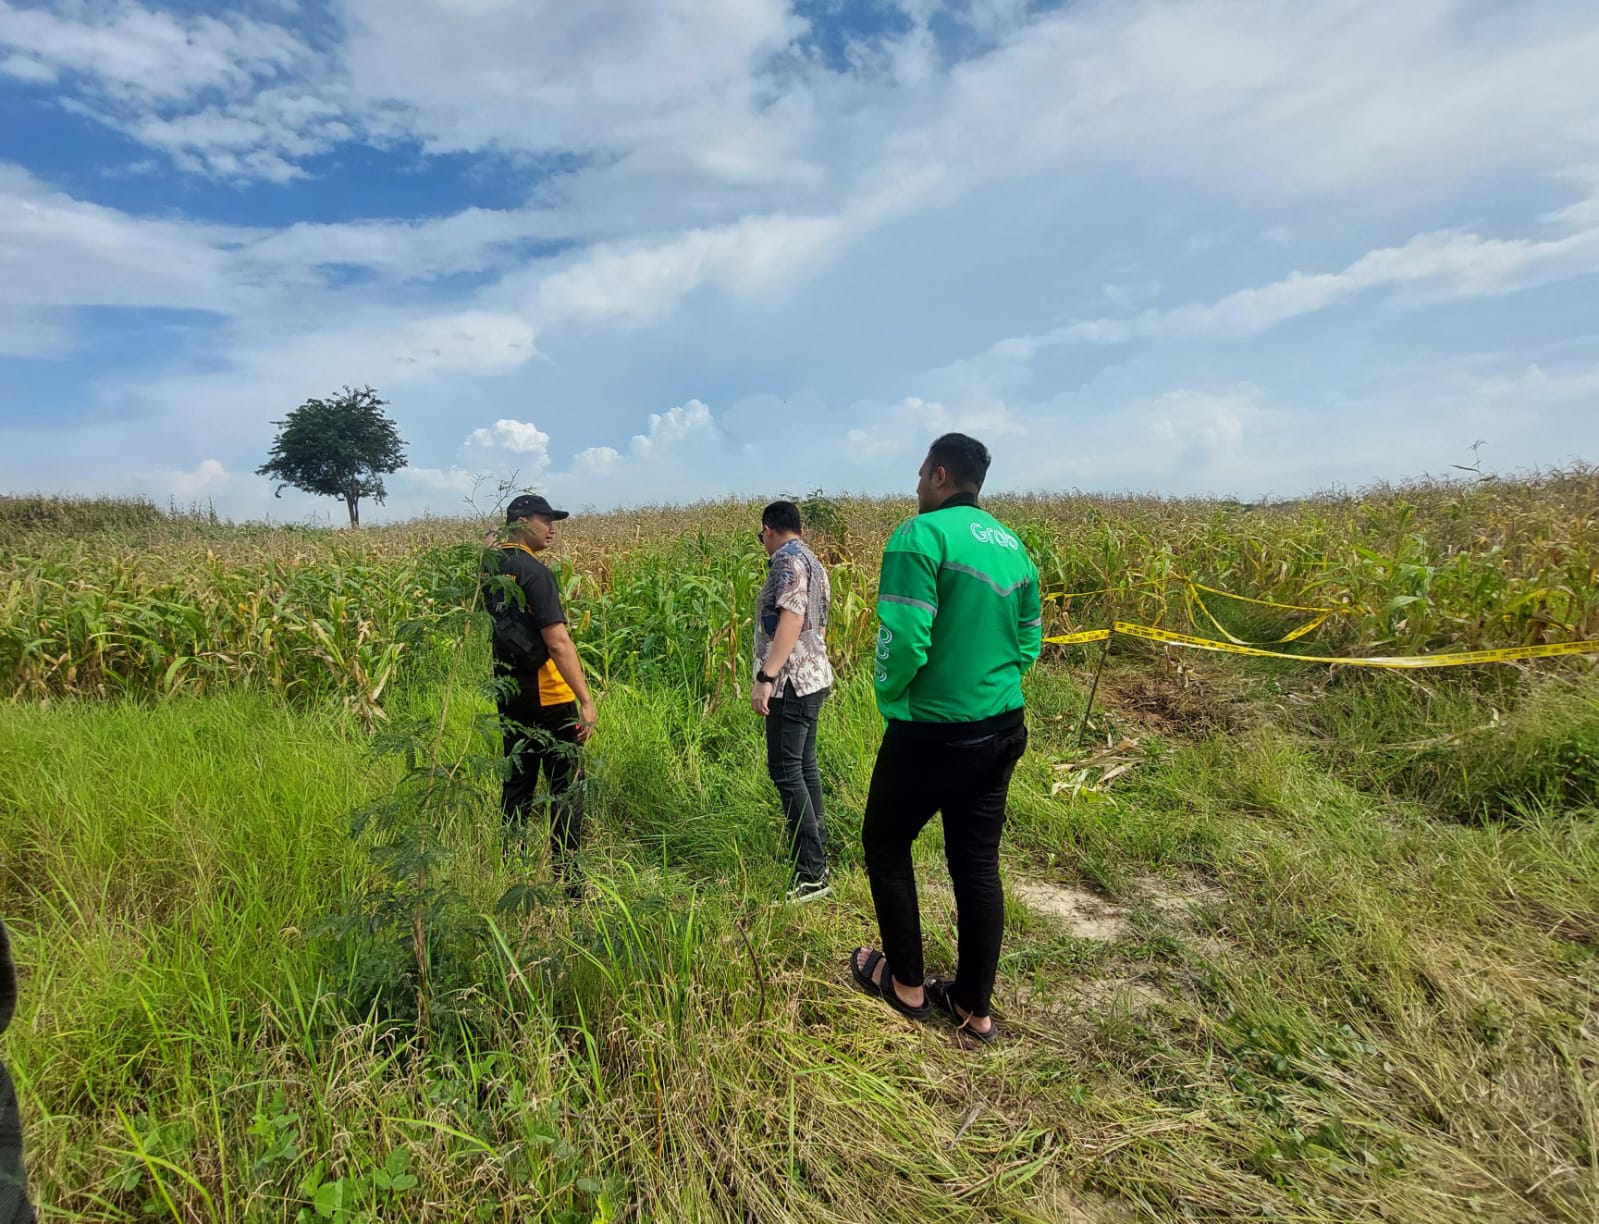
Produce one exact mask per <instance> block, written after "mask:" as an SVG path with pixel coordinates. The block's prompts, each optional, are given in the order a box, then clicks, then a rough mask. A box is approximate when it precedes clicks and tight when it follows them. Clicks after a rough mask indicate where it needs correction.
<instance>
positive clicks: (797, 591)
mask: <svg viewBox="0 0 1599 1224" xmlns="http://www.w3.org/2000/svg"><path fill="white" fill-rule="evenodd" d="M832 602H833V589H832V586H831V585H830V584H829V583H828V580H827V570H825V569H824V568H823V567H822V563H821V562H820V561H818V560H817V559H816V554H815V553H813V552H811V550H810V549H809V548H807V547H806V546H805V541H804V540H800V539H794V540H790V541H789V542H788V543H787V544H784V545H783V546H782V547H781V548H779V549H778V550H777V551H776V552H774V553H773V554H772V556H771V559H770V561H768V562H767V567H766V585H765V586H764V587H762V588H761V597H760V599H759V600H758V601H757V602H756V605H755V667H756V669H757V670H768V669H765V668H764V667H763V666H762V665H763V664H764V662H765V660H766V656H767V655H768V654H769V653H770V652H771V649H772V637H773V635H774V634H776V633H777V622H778V618H779V616H780V615H781V614H782V613H783V612H785V611H787V612H792V613H794V614H795V615H796V616H798V617H799V618H800V620H801V625H800V635H799V640H798V641H796V642H795V643H794V649H793V650H792V651H791V652H790V653H789V656H788V661H787V662H786V663H784V664H783V669H782V670H781V671H779V672H777V673H776V676H777V683H776V684H775V685H774V686H773V687H772V695H773V696H774V697H806V696H809V695H810V694H811V693H816V692H820V691H821V690H822V689H824V688H831V687H832V684H833V665H832V664H831V663H830V662H828V659H827V615H828V612H829V610H830V609H831V606H832ZM768 674H771V673H770V671H769V670H768Z"/></svg>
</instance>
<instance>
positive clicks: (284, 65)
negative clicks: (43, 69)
mask: <svg viewBox="0 0 1599 1224" xmlns="http://www.w3.org/2000/svg"><path fill="white" fill-rule="evenodd" d="M0 46H6V47H10V48H12V50H13V51H14V52H18V53H21V54H23V55H28V56H31V57H33V58H34V59H35V60H37V61H39V62H41V63H43V64H47V65H49V66H50V67H51V68H52V69H54V70H56V71H60V72H74V73H80V74H83V75H84V76H87V77H89V78H91V79H93V80H94V81H95V82H96V83H97V84H98V85H99V86H100V87H101V88H103V89H105V90H107V91H109V92H112V93H116V94H121V95H138V96H143V97H146V98H150V99H157V100H168V101H170V100H178V99H183V98H187V97H190V96H192V95H194V94H198V93H200V92H202V91H204V90H208V89H226V88H237V87H242V86H246V85H249V84H250V83H251V82H252V81H254V80H255V79H257V78H259V77H273V76H278V75H281V74H284V73H287V72H289V71H290V70H292V69H294V68H295V67H297V66H300V65H302V64H303V63H304V62H305V61H306V60H307V59H308V58H309V57H310V52H309V51H308V50H307V48H306V47H305V46H304V44H302V43H301V42H300V41H299V40H298V39H296V38H295V37H294V36H293V35H292V34H290V33H289V32H288V31H287V30H286V29H284V28H283V27H282V26H278V25H271V24H267V23H263V22H258V21H253V20H251V19H249V18H247V17H243V16H240V15H238V14H225V15H223V16H209V15H200V16H193V17H189V18H180V17H178V16H176V15H174V14H172V13H167V12H160V11H157V10H154V9H148V8H145V7H143V6H142V5H139V4H135V3H131V0H66V2H63V3H59V4H57V5H56V6H54V8H51V7H28V8H19V7H17V6H16V5H13V4H10V3H7V2H6V0H0Z"/></svg>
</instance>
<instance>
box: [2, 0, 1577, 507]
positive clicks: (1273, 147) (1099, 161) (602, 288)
mask: <svg viewBox="0 0 1599 1224" xmlns="http://www.w3.org/2000/svg"><path fill="white" fill-rule="evenodd" d="M1595 64H1599V9H1596V8H1595V6H1594V5H1592V4H1591V3H1589V2H1587V0H1529V2H1527V3H1521V4H1516V5H1507V4H1503V3H1499V2H1497V0H1494V2H1490V0H1405V2H1404V3H1402V4H1395V3H1392V2H1391V0H1387V2H1381V3H1374V2H1368V0H1318V3H1316V4H1313V5H1307V4H1303V3H1290V2H1287V0H1182V2H1180V3H1178V2H1175V0H1161V2H1145V0H1116V2H1114V3H1112V2H1094V0H1082V2H1077V3H1065V4H1061V3H1049V4H1040V3H1029V2H1028V0H967V2H965V3H941V2H940V0H884V2H881V3H877V2H872V0H850V2H848V3H846V2H844V0H804V2H801V3H794V2H793V0H585V3H583V4H573V3H570V2H568V0H322V2H318V3H312V2H309V0H245V2H244V3H239V4H234V5H226V4H217V3H199V2H198V0H188V2H184V3H175V4H167V5H157V4H154V3H149V2H144V0H0V490H8V491H26V490H35V489H38V490H44V491H48V492H54V491H69V492H76V493H101V492H113V493H134V492H137V493H143V494H146V495H148V496H150V497H152V498H154V499H156V500H157V501H158V502H161V503H165V502H166V501H168V499H176V500H177V501H178V502H179V503H182V504H186V503H188V502H191V501H202V502H203V501H206V500H210V501H212V502H213V503H214V504H215V505H216V507H217V508H218V509H219V510H220V511H221V512H223V513H224V514H227V515H229V516H233V517H241V518H243V517H248V518H259V517H264V516H268V515H270V516H272V517H274V518H279V519H289V520H295V519H306V518H309V517H313V516H320V517H322V518H324V519H326V518H330V517H331V518H332V519H333V520H334V521H337V516H338V515H339V514H340V513H341V511H340V508H339V506H338V505H337V504H336V503H334V502H332V501H329V500H321V501H318V500H315V499H311V498H307V497H303V496H300V495H297V494H294V493H292V492H291V493H286V494H285V495H284V496H283V497H282V498H281V499H277V500H274V498H273V494H272V488H271V486H270V485H269V484H268V483H267V482H266V481H264V480H263V479H261V478H259V477H257V476H255V475H254V474H253V472H254V469H255V467H256V466H257V465H258V464H259V463H260V462H261V461H262V459H263V458H264V457H265V455H266V452H267V450H268V448H269V446H270V444H271V439H272V435H273V426H272V424H271V422H272V421H273V420H274V419H277V418H281V417H282V416H283V415H284V414H285V413H286V412H288V411H290V410H292V408H293V407H294V406H295V405H297V404H298V403H300V402H301V401H303V400H304V399H306V398H307V397H310V396H323V395H327V394H330V393H332V392H335V391H336V390H337V389H338V388H339V387H340V386H341V385H343V384H346V383H349V384H355V385H360V384H370V385H372V386H374V387H376V388H377V389H378V391H379V392H380V393H381V394H382V395H383V396H384V397H385V398H386V399H388V400H389V401H390V409H389V411H390V412H391V414H392V415H393V416H394V417H395V419H396V420H397V421H398V422H399V423H400V426H401V429H402V432H403V434H404V436H405V437H406V439H407V441H408V442H409V457H410V466H408V467H407V468H406V469H405V470H404V471H402V472H399V473H396V474H395V475H394V476H393V477H391V478H390V480H389V489H390V497H389V502H388V505H387V506H386V507H384V508H378V507H372V508H371V509H370V510H369V511H368V513H367V515H366V517H367V518H368V519H369V520H371V519H382V518H385V517H388V518H394V517H408V516H411V515H414V514H420V513H424V512H431V513H436V514H452V513H458V512H462V511H464V510H465V509H466V508H467V499H468V498H471V497H473V496H474V489H476V490H477V492H476V494H475V495H476V496H477V498H478V499H479V501H483V502H487V503H492V501H493V500H494V497H495V486H496V485H497V483H498V482H499V481H501V480H504V479H508V478H512V477H514V478H515V479H516V481H517V483H518V484H520V485H524V486H534V487H538V488H541V489H544V490H546V491H547V492H549V493H550V495H551V496H552V497H553V498H556V499H558V500H560V501H564V502H567V503H570V504H571V505H572V506H574V508H582V507H595V508H603V507H610V506H617V505H629V504H639V503H646V502H653V501H683V500H694V499H698V498H706V497H716V496H722V495H725V494H729V493H739V494H750V495H757V496H760V495H777V494H781V493H785V492H804V491H808V490H810V489H813V488H818V487H820V488H826V489H829V490H834V491H841V492H842V491H872V492H895V493H904V494H907V495H908V494H909V492H910V490H911V488H912V487H913V486H914V482H915V469H916V465H917V463H918V461H919V459H920V456H921V454H922V452H923V451H924V450H925V448H926V444H927V442H928V441H929V440H930V439H931V438H932V437H933V436H934V435H935V434H937V433H939V432H942V431H943V430H946V429H963V430H966V431H967V432H971V433H974V434H976V435H977V436H979V437H981V438H983V439H984V440H985V441H987V442H988V443H989V445H990V447H991V449H992V450H993V452H994V456H995V461H994V467H993V469H992V474H991V477H990V479H991V485H992V487H994V488H1017V489H1071V488H1075V489H1084V490H1100V491H1125V490H1132V491H1138V492H1156V493H1162V494H1172V495H1176V494H1190V493H1209V494H1216V495H1222V496H1237V497H1242V498H1256V497H1263V496H1271V497H1282V496H1289V495H1292V494H1295V493H1301V492H1307V491H1311V490H1316V489H1322V488H1326V487H1329V486H1335V485H1344V486H1351V485H1352V486H1360V485H1365V484H1369V483H1373V482H1377V481H1383V480H1395V479H1402V478H1405V477H1409V476H1416V475H1419V474H1423V473H1445V472H1448V471H1450V470H1451V468H1450V465H1451V464H1467V463H1471V462H1472V461H1473V454H1474V452H1473V450H1472V448H1473V445H1474V444H1475V443H1478V442H1479V441H1480V442H1482V443H1483V445H1482V446H1481V448H1480V450H1479V451H1477V452H1476V453H1477V454H1478V455H1479V456H1480V458H1481V460H1482V462H1483V464H1484V466H1485V467H1487V468H1489V469H1493V470H1497V471H1512V470H1523V469H1527V468H1532V467H1537V466H1543V467H1549V466H1559V465H1564V464H1567V463H1569V462H1572V461H1573V460H1576V459H1581V458H1587V459H1599V73H1596V72H1595V71H1594V70H1593V66H1594V65H1595Z"/></svg>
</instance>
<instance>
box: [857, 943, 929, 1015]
mask: <svg viewBox="0 0 1599 1224" xmlns="http://www.w3.org/2000/svg"><path fill="white" fill-rule="evenodd" d="M862 952H865V953H866V954H867V955H866V964H865V965H864V966H862V965H861V963H860V959H861V953H862ZM881 960H883V954H882V953H881V952H879V951H878V950H877V949H876V948H865V947H861V948H856V949H855V951H853V952H851V953H850V954H849V971H850V974H851V975H852V976H853V977H854V978H855V985H857V986H859V987H860V988H861V989H862V990H864V991H865V992H866V993H867V994H869V995H871V996H872V997H874V998H878V999H881V1000H883V1002H884V1003H887V1004H888V1005H889V1006H890V1007H892V1008H893V1009H894V1010H895V1011H897V1012H898V1013H899V1014H900V1015H902V1016H904V1017H905V1018H906V1019H908V1020H926V1019H927V1018H928V1017H929V1016H931V1015H932V1014H933V1005H932V1004H931V1003H928V1002H926V1001H924V1002H923V1003H922V1005H921V1006H920V1007H912V1006H911V1005H910V1004H909V1003H907V1002H905V1000H904V999H902V998H900V997H899V992H898V991H897V990H895V989H894V971H893V970H892V969H890V968H889V967H888V964H887V963H886V962H884V964H883V980H882V981H881V982H874V981H872V970H874V969H876V968H877V963H878V962H879V961H881Z"/></svg>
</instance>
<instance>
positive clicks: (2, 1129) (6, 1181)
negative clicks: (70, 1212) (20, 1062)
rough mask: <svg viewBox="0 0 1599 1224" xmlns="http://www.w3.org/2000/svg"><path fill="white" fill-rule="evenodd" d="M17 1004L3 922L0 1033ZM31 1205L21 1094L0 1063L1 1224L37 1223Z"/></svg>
mask: <svg viewBox="0 0 1599 1224" xmlns="http://www.w3.org/2000/svg"><path fill="white" fill-rule="evenodd" d="M16 1005H17V979H16V973H15V970H14V969H13V968H12V964H11V938H10V935H9V934H8V933H7V931H6V924H5V923H4V922H0V1033H3V1032H5V1030H6V1026H7V1025H9V1024H10V1023H11V1015H12V1013H13V1012H14V1011H15V1010H16ZM34 1218H35V1217H34V1214H33V1208H32V1207H31V1206H29V1204H28V1178H27V1174H26V1173H25V1172H24V1171H23V1168H22V1121H21V1119H20V1118H19V1117H18V1115H17V1094H16V1090H15V1089H14V1088H13V1087H12V1086H11V1076H10V1075H9V1074H8V1073H7V1072H6V1065H5V1063H3V1062H0V1224H33V1221H34Z"/></svg>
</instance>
